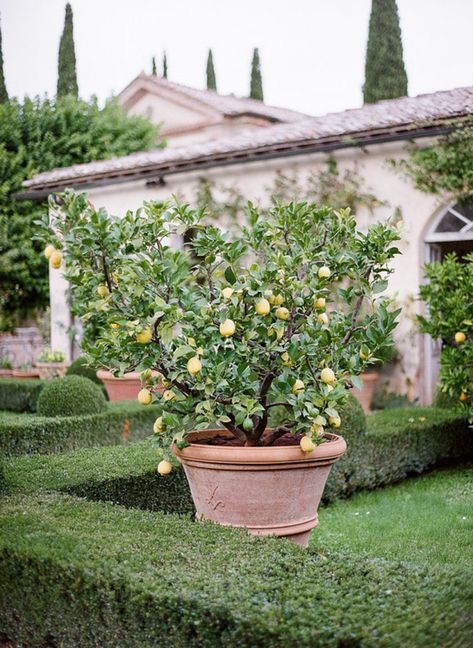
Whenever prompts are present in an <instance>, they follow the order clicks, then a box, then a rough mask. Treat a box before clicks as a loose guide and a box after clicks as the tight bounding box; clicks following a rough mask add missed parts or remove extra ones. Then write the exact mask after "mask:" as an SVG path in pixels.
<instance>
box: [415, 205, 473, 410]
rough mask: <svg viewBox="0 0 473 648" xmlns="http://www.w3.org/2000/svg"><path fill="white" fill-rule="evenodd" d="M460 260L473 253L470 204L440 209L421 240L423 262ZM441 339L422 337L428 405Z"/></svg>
mask: <svg viewBox="0 0 473 648" xmlns="http://www.w3.org/2000/svg"><path fill="white" fill-rule="evenodd" d="M449 252H454V253H455V254H457V255H458V256H459V257H460V258H462V257H464V256H465V255H466V254H468V253H469V252H473V203H466V204H459V203H454V204H452V205H450V206H448V207H447V208H445V209H443V210H441V211H440V212H439V213H438V214H437V215H436V216H435V217H434V218H433V220H432V222H431V223H430V226H429V228H428V230H427V231H426V234H425V237H424V260H425V262H426V263H440V262H441V261H442V259H443V258H444V257H445V255H446V254H448V253H449ZM441 349H442V345H441V342H440V340H432V338H431V337H430V336H428V335H426V336H424V390H423V391H424V393H423V401H424V402H425V403H431V402H432V399H433V397H434V394H435V389H436V387H437V383H438V372H439V359H440V351H441Z"/></svg>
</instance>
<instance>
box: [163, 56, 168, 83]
mask: <svg viewBox="0 0 473 648" xmlns="http://www.w3.org/2000/svg"><path fill="white" fill-rule="evenodd" d="M163 77H164V78H165V79H167V78H168V59H167V57H166V52H164V53H163Z"/></svg>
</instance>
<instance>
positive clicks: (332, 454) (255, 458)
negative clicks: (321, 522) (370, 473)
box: [172, 428, 347, 465]
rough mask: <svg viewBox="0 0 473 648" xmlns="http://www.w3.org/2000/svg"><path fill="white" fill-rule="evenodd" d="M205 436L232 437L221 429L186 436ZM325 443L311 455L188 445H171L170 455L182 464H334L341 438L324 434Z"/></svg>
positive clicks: (285, 449)
mask: <svg viewBox="0 0 473 648" xmlns="http://www.w3.org/2000/svg"><path fill="white" fill-rule="evenodd" d="M202 435H206V437H207V438H212V437H215V436H227V437H228V438H233V435H232V434H231V433H230V432H229V431H228V430H227V429H225V428H216V429H210V430H200V431H196V432H190V433H189V434H188V435H187V436H188V437H191V439H192V437H194V438H195V437H196V436H202ZM324 436H325V438H327V439H328V441H326V442H325V443H322V444H321V445H318V446H316V448H315V450H313V451H312V452H308V453H306V452H303V451H302V450H301V449H300V446H299V445H298V444H297V445H292V446H218V445H215V446H213V445H205V444H201V443H192V440H191V441H190V443H189V445H188V446H186V447H185V448H183V449H182V450H179V449H178V448H177V446H176V444H175V443H173V445H172V452H173V454H174V455H175V456H176V457H177V458H178V459H179V460H180V461H182V462H183V463H186V462H187V461H192V462H193V461H198V462H202V463H217V464H229V463H230V464H250V465H255V464H259V465H262V464H286V463H288V462H289V463H291V464H293V463H298V464H300V463H303V464H309V463H314V462H315V463H318V464H320V463H321V462H322V463H325V462H327V463H333V462H335V461H337V460H338V459H339V458H340V457H341V456H342V455H343V454H344V453H345V452H346V449H347V444H346V442H345V439H344V438H343V437H342V436H339V435H338V434H333V433H332V432H326V433H325V435H324Z"/></svg>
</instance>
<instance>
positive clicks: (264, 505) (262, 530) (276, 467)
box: [172, 430, 347, 547]
mask: <svg viewBox="0 0 473 648" xmlns="http://www.w3.org/2000/svg"><path fill="white" fill-rule="evenodd" d="M220 435H221V436H226V437H230V438H231V434H230V433H229V432H228V431H227V430H205V431H203V432H193V433H191V434H189V435H188V436H187V440H188V441H189V442H190V445H188V446H187V447H186V448H184V449H183V450H178V448H177V447H176V446H175V445H174V446H173V448H172V451H173V453H174V454H175V455H176V457H177V458H178V459H179V461H180V462H181V463H182V465H183V467H184V471H185V473H186V476H187V480H188V482H189V486H190V489H191V493H192V498H193V500H194V504H195V508H196V518H197V519H198V520H211V521H213V522H217V523H218V524H222V525H225V526H236V527H246V528H247V529H248V531H249V533H251V534H253V535H275V536H282V537H284V538H288V539H289V540H291V541H292V542H295V543H297V544H300V545H302V546H304V547H306V546H307V544H308V539H309V533H310V531H311V530H312V529H313V528H314V527H315V526H317V524H318V517H317V508H318V505H319V502H320V498H321V497H322V493H323V490H324V487H325V482H326V481H327V477H328V475H329V472H330V468H331V467H332V464H334V463H335V462H336V461H337V460H338V459H339V458H340V457H341V456H342V455H343V454H344V453H345V451H346V448H347V446H346V443H345V441H344V439H343V438H342V437H340V436H337V435H336V434H327V435H326V436H327V439H328V441H327V442H326V443H323V444H322V445H320V446H317V448H316V449H315V450H314V451H313V452H311V453H310V454H305V453H303V452H302V450H301V449H300V448H299V445H286V446H284V445H281V446H269V447H243V446H225V445H205V444H202V443H195V441H197V440H200V441H202V440H205V439H209V438H212V437H215V436H220Z"/></svg>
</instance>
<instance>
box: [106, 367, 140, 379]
mask: <svg viewBox="0 0 473 648" xmlns="http://www.w3.org/2000/svg"><path fill="white" fill-rule="evenodd" d="M96 375H97V378H100V380H121V381H123V380H140V374H139V372H138V371H130V372H128V373H126V374H123V376H120V377H117V376H114V375H113V374H112V372H111V371H109V370H108V369H97V371H96Z"/></svg>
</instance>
